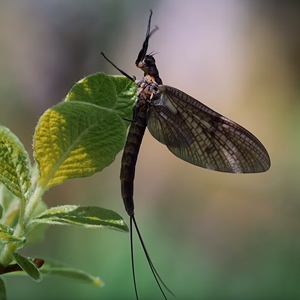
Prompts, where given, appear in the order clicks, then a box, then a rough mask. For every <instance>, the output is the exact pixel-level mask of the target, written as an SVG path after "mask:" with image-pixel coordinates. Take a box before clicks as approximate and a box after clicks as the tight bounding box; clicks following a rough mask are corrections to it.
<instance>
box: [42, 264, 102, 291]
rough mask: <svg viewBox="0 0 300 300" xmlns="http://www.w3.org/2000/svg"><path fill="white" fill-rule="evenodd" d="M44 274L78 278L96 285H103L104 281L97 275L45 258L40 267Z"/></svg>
mask: <svg viewBox="0 0 300 300" xmlns="http://www.w3.org/2000/svg"><path fill="white" fill-rule="evenodd" d="M40 271H41V273H43V274H45V275H53V276H61V277H65V278H70V279H75V280H79V281H81V282H85V283H91V284H94V285H96V286H99V287H101V286H103V285H104V283H103V281H102V280H101V279H100V278H99V277H95V276H92V275H90V274H88V273H86V272H84V271H82V270H79V269H75V268H71V267H69V266H67V265H65V264H63V263H60V262H57V261H54V260H49V259H46V261H45V263H44V265H43V267H42V268H41V269H40Z"/></svg>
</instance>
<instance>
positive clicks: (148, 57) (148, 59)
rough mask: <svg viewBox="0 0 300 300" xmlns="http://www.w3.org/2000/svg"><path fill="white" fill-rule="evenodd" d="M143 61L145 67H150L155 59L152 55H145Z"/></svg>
mask: <svg viewBox="0 0 300 300" xmlns="http://www.w3.org/2000/svg"><path fill="white" fill-rule="evenodd" d="M144 61H145V64H146V65H152V64H154V63H155V59H154V57H153V56H152V55H146V56H145V60H144Z"/></svg>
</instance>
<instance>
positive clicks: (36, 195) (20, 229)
mask: <svg viewBox="0 0 300 300" xmlns="http://www.w3.org/2000/svg"><path fill="white" fill-rule="evenodd" d="M44 192H45V190H44V189H43V188H41V187H40V186H38V185H37V186H36V188H35V190H34V192H33V194H32V195H31V197H30V198H29V199H28V201H27V203H26V205H25V212H24V214H22V215H21V214H20V218H19V221H18V224H17V226H16V228H15V230H14V236H15V237H17V238H22V237H24V236H25V234H26V231H27V229H28V228H27V225H28V222H29V221H30V220H31V215H32V213H33V211H34V209H35V208H36V206H37V204H38V203H39V202H40V201H41V198H42V196H43V194H44ZM18 247H20V244H19V243H9V244H6V245H5V246H4V248H3V251H2V253H1V258H0V263H1V264H2V265H3V266H6V265H8V264H9V263H10V262H11V261H12V253H14V252H15V251H16V250H17V249H18Z"/></svg>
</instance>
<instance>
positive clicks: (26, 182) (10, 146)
mask: <svg viewBox="0 0 300 300" xmlns="http://www.w3.org/2000/svg"><path fill="white" fill-rule="evenodd" d="M0 181H1V182H2V183H3V184H4V185H5V186H6V187H7V188H8V189H9V190H10V191H11V192H12V193H13V194H14V195H16V196H17V197H19V198H20V199H23V200H27V199H28V196H29V191H30V185H31V182H30V160H29V157H28V153H27V152H26V150H25V148H24V146H23V145H22V143H21V142H20V141H19V139H18V138H17V137H16V136H15V135H14V134H13V133H12V132H11V131H10V130H9V129H8V128H6V127H4V126H2V125H0Z"/></svg>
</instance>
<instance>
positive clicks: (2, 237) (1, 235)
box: [0, 224, 25, 244]
mask: <svg viewBox="0 0 300 300" xmlns="http://www.w3.org/2000/svg"><path fill="white" fill-rule="evenodd" d="M13 233H14V230H13V229H12V228H10V227H8V226H5V225H3V224H0V243H2V244H8V243H15V242H18V243H20V244H23V243H24V242H25V238H17V237H14V236H13Z"/></svg>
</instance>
